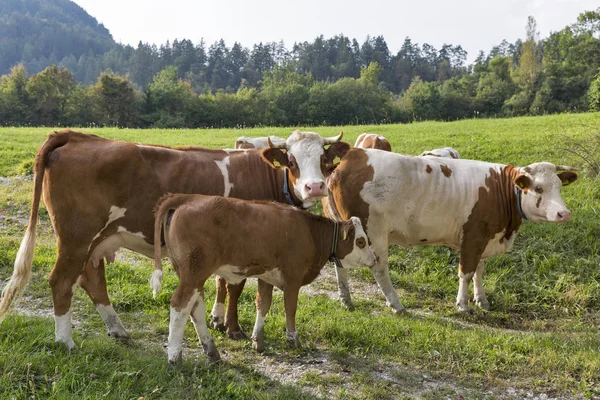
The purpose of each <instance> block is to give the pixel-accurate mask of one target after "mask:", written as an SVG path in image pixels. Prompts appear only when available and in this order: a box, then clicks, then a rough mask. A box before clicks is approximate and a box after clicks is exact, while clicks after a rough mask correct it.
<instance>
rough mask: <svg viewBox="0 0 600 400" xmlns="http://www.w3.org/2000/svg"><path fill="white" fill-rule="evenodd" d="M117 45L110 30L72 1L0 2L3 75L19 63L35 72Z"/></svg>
mask: <svg viewBox="0 0 600 400" xmlns="http://www.w3.org/2000/svg"><path fill="white" fill-rule="evenodd" d="M116 46H117V44H116V43H115V41H114V39H113V38H112V36H111V34H110V32H109V31H108V29H106V28H105V27H104V25H102V24H99V23H98V21H96V19H95V18H94V17H92V16H90V15H89V14H88V13H87V12H86V11H85V10H84V9H83V8H81V7H80V6H78V5H77V4H75V3H73V2H72V1H70V0H1V1H0V74H5V73H7V72H8V71H9V70H10V68H11V67H12V66H13V65H15V64H17V63H19V62H21V63H23V64H24V65H25V67H26V68H27V72H28V73H30V74H31V73H36V72H39V71H41V70H42V69H44V68H45V67H47V66H48V65H51V64H54V63H56V64H58V63H61V61H63V60H67V59H68V60H71V63H72V62H78V61H79V59H80V57H81V56H83V55H87V56H91V55H99V54H104V53H106V52H107V51H109V50H110V49H112V48H114V47H116Z"/></svg>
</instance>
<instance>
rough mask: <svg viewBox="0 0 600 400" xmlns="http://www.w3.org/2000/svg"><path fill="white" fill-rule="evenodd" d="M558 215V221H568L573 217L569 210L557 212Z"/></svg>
mask: <svg viewBox="0 0 600 400" xmlns="http://www.w3.org/2000/svg"><path fill="white" fill-rule="evenodd" d="M556 216H557V217H558V222H567V221H568V220H570V219H571V212H570V211H569V210H565V211H563V212H557V213H556Z"/></svg>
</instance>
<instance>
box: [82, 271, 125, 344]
mask: <svg viewBox="0 0 600 400" xmlns="http://www.w3.org/2000/svg"><path fill="white" fill-rule="evenodd" d="M79 285H80V286H81V287H82V288H83V289H84V290H85V291H86V293H87V294H88V296H89V297H90V299H91V300H92V301H93V302H94V304H95V305H96V310H98V313H99V314H100V316H101V317H102V320H103V321H104V324H105V325H106V328H107V329H108V336H112V337H114V338H116V339H120V340H124V341H129V340H131V337H130V336H129V334H128V333H127V331H126V330H125V327H123V324H122V323H121V320H120V319H119V316H118V315H117V313H116V312H115V310H114V308H113V306H112V305H111V304H110V300H109V298H108V292H107V290H106V275H105V270H104V260H100V262H99V264H98V266H97V267H94V265H93V264H92V263H87V264H86V266H85V269H84V271H83V274H82V275H81V276H80V277H79Z"/></svg>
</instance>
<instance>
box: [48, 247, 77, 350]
mask: <svg viewBox="0 0 600 400" xmlns="http://www.w3.org/2000/svg"><path fill="white" fill-rule="evenodd" d="M80 253H81V254H77V252H69V253H67V252H66V251H64V250H61V249H60V248H59V250H58V257H57V258H56V264H54V268H53V269H52V272H51V273H50V277H49V278H48V283H49V284H50V288H51V290H52V303H53V305H54V328H55V331H54V333H55V340H56V343H58V344H62V345H64V346H65V347H66V348H67V349H73V348H74V347H75V342H73V334H72V327H71V301H72V299H73V292H74V290H75V287H76V285H77V278H78V277H79V275H80V274H81V272H82V270H83V268H84V263H85V259H86V254H85V252H80Z"/></svg>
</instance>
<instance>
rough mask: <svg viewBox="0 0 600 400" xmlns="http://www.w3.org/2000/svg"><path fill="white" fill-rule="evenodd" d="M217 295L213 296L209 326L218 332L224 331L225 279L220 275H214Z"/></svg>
mask: <svg viewBox="0 0 600 400" xmlns="http://www.w3.org/2000/svg"><path fill="white" fill-rule="evenodd" d="M215 283H216V286H217V295H216V296H215V305H214V306H213V309H212V311H211V313H210V315H211V323H210V324H211V327H212V328H213V329H216V330H218V331H220V332H225V297H226V296H227V281H226V280H225V279H223V278H221V277H220V276H218V275H217V276H216V279H215Z"/></svg>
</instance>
